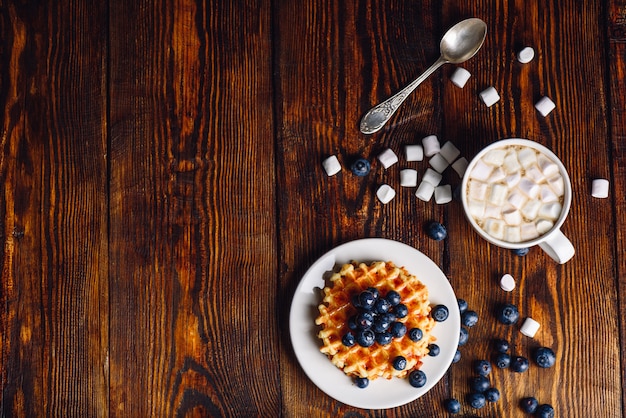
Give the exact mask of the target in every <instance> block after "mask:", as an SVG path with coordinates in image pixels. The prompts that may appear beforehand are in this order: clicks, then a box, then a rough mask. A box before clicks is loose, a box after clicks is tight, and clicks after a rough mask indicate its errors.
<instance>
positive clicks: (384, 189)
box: [376, 184, 396, 205]
mask: <svg viewBox="0 0 626 418" xmlns="http://www.w3.org/2000/svg"><path fill="white" fill-rule="evenodd" d="M376 197H378V200H380V201H381V202H382V203H383V204H385V205H386V204H387V203H389V202H391V200H392V199H393V198H394V197H396V191H395V190H394V189H393V188H392V187H391V186H390V185H388V184H383V185H382V186H380V187H379V188H378V190H377V191H376Z"/></svg>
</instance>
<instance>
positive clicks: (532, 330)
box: [519, 318, 540, 338]
mask: <svg viewBox="0 0 626 418" xmlns="http://www.w3.org/2000/svg"><path fill="white" fill-rule="evenodd" d="M539 327H540V325H539V322H537V321H535V320H534V319H532V318H526V320H525V321H524V323H523V324H522V327H521V328H520V330H519V332H521V333H522V334H523V335H525V336H527V337H530V338H533V337H534V336H535V334H537V331H539Z"/></svg>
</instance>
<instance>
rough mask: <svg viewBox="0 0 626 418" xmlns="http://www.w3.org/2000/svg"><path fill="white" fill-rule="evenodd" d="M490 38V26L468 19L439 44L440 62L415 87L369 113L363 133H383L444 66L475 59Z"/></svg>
mask: <svg viewBox="0 0 626 418" xmlns="http://www.w3.org/2000/svg"><path fill="white" fill-rule="evenodd" d="M486 35H487V24H486V23H485V22H483V21H482V20H480V19H478V18H471V19H465V20H463V21H461V22H459V23H457V24H456V25H454V26H452V27H451V28H450V29H449V30H448V31H447V32H446V34H445V35H444V36H443V38H442V39H441V43H440V44H439V49H440V50H441V56H440V57H439V59H438V60H437V61H435V63H434V64H433V65H431V66H430V68H428V69H427V70H426V71H424V73H423V74H422V75H420V76H419V77H418V78H416V79H415V80H414V81H413V82H412V83H411V84H409V85H408V86H406V87H405V88H403V89H402V90H400V91H399V92H398V93H396V94H394V95H393V96H391V97H390V98H388V99H387V100H385V101H384V102H382V103H380V104H379V105H377V106H375V107H373V108H372V109H371V110H370V111H369V112H367V113H366V114H365V116H363V119H361V132H363V133H364V134H373V133H374V132H377V131H379V130H380V128H382V127H383V125H385V123H387V121H388V120H389V119H391V116H393V114H394V113H395V112H396V110H398V108H399V107H400V105H401V104H402V102H404V100H405V99H406V98H407V97H408V96H409V94H411V93H412V92H413V90H415V89H416V88H417V86H419V85H420V84H421V83H422V81H424V80H426V78H428V76H429V75H431V74H432V73H433V72H435V70H436V69H437V68H439V67H441V66H442V65H443V64H447V63H452V64H459V63H461V62H465V61H467V60H468V59H470V58H472V57H473V56H474V55H475V54H476V53H477V52H478V50H479V49H480V47H481V46H482V45H483V42H484V41H485V36H486Z"/></svg>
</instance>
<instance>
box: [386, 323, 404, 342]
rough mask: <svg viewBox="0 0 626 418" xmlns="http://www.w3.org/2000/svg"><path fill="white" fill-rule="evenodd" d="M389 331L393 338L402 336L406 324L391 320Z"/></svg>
mask: <svg viewBox="0 0 626 418" xmlns="http://www.w3.org/2000/svg"><path fill="white" fill-rule="evenodd" d="M389 332H391V336H392V337H394V338H402V337H404V336H405V334H406V325H404V324H403V323H402V322H392V323H391V326H390V327H389Z"/></svg>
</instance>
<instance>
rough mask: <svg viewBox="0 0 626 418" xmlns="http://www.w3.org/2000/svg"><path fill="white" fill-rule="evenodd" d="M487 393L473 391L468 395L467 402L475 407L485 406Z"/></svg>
mask: <svg viewBox="0 0 626 418" xmlns="http://www.w3.org/2000/svg"><path fill="white" fill-rule="evenodd" d="M485 400H486V399H485V395H483V394H482V393H476V392H472V393H469V394H468V395H467V403H468V404H470V406H471V407H472V408H474V409H480V408H483V407H484V406H485Z"/></svg>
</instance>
